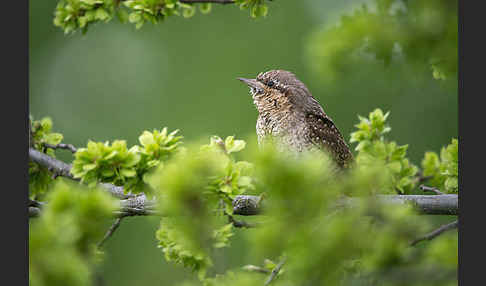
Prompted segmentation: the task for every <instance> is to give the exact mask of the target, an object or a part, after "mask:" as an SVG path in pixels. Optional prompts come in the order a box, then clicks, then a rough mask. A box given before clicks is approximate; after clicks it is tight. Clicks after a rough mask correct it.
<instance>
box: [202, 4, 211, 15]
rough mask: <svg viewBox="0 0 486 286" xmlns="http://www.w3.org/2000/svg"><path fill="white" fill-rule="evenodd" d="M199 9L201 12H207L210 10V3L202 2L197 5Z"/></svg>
mask: <svg viewBox="0 0 486 286" xmlns="http://www.w3.org/2000/svg"><path fill="white" fill-rule="evenodd" d="M199 10H200V11H201V13H203V14H208V13H209V12H211V3H202V4H201V5H199Z"/></svg>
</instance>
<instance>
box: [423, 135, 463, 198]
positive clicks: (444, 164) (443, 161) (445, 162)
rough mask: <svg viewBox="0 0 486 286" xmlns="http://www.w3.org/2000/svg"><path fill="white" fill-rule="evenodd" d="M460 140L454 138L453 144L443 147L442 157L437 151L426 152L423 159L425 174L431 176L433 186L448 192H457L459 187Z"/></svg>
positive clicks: (430, 181)
mask: <svg viewBox="0 0 486 286" xmlns="http://www.w3.org/2000/svg"><path fill="white" fill-rule="evenodd" d="M458 167H459V159H458V140H457V139H452V142H451V144H449V145H448V146H447V147H443V148H442V149H441V151H440V157H439V155H437V153H436V152H426V153H425V157H424V159H423V160H422V168H423V176H425V177H430V180H429V181H428V182H429V183H430V185H431V186H434V187H437V188H439V189H441V190H445V191H446V192H447V193H457V192H458V191H459V187H458V175H459V174H458V173H459V172H458Z"/></svg>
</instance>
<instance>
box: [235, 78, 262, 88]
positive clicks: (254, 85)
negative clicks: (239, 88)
mask: <svg viewBox="0 0 486 286" xmlns="http://www.w3.org/2000/svg"><path fill="white" fill-rule="evenodd" d="M238 80H241V81H242V82H244V83H246V84H247V85H248V87H250V88H259V82H258V81H257V80H256V79H252V78H251V79H250V78H242V77H239V78H238Z"/></svg>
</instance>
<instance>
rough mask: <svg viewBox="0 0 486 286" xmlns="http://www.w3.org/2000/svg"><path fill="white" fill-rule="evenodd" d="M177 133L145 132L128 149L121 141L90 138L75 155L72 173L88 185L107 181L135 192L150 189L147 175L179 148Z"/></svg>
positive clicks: (165, 130) (179, 138) (164, 129)
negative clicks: (97, 140) (137, 143)
mask: <svg viewBox="0 0 486 286" xmlns="http://www.w3.org/2000/svg"><path fill="white" fill-rule="evenodd" d="M177 132H178V130H175V131H173V132H171V133H168V131H167V128H163V129H162V130H161V131H159V130H153V132H149V131H144V132H143V133H142V135H140V137H139V138H138V140H139V142H140V145H134V146H132V147H131V148H130V149H128V148H127V144H126V141H124V140H115V141H113V142H112V143H111V144H110V143H109V142H105V143H101V142H93V141H89V142H88V144H87V146H86V148H79V149H78V150H77V152H76V153H75V154H74V157H75V159H74V161H73V167H72V169H71V173H72V174H73V176H74V177H75V178H80V179H81V182H83V183H86V184H88V185H89V186H95V185H96V184H97V183H98V182H107V183H112V184H114V185H117V186H124V188H125V190H126V191H132V192H135V193H137V192H142V191H150V189H148V188H147V185H146V183H145V179H146V175H147V174H148V173H149V172H150V171H151V170H153V169H154V168H155V167H156V166H159V165H161V164H162V163H163V162H164V161H167V160H168V159H169V158H170V157H171V156H172V155H174V154H175V153H176V152H178V151H179V149H178V148H179V146H180V144H181V141H180V140H181V139H182V136H177Z"/></svg>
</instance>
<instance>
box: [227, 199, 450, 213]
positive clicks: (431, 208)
mask: <svg viewBox="0 0 486 286" xmlns="http://www.w3.org/2000/svg"><path fill="white" fill-rule="evenodd" d="M376 198H377V199H378V200H379V201H381V202H384V203H394V204H411V205H412V206H414V207H415V208H416V209H417V211H418V212H419V213H421V214H428V215H458V214H459V206H458V196H457V195H377V196H376ZM359 200H360V198H345V199H342V200H341V201H340V202H338V206H342V207H352V206H353V205H356V204H358V203H359ZM262 209H263V208H262V206H261V203H260V197H259V196H237V197H236V198H235V199H234V201H233V214H237V215H255V214H259V213H261V212H262Z"/></svg>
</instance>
